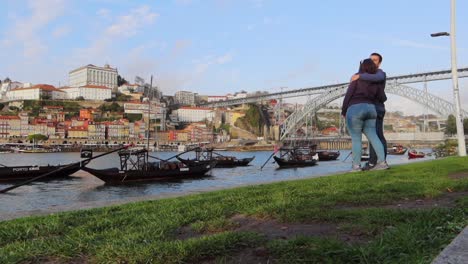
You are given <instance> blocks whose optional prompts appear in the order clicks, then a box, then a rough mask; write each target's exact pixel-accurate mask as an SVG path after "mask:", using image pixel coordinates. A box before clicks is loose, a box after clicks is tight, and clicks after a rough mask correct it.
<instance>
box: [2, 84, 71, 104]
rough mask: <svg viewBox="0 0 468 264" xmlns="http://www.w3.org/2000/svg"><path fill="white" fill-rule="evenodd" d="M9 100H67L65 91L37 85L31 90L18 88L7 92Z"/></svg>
mask: <svg viewBox="0 0 468 264" xmlns="http://www.w3.org/2000/svg"><path fill="white" fill-rule="evenodd" d="M6 97H7V98H8V99H9V100H39V99H52V100H63V99H66V94H65V92H64V91H62V90H59V89H57V88H55V87H54V86H52V85H49V84H37V85H34V86H32V87H29V88H16V89H13V90H10V91H8V92H6Z"/></svg>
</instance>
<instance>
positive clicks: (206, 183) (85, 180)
mask: <svg viewBox="0 0 468 264" xmlns="http://www.w3.org/2000/svg"><path fill="white" fill-rule="evenodd" d="M422 151H424V152H426V153H427V152H429V150H422ZM222 153H223V154H225V155H235V156H237V157H239V158H243V157H251V156H255V159H254V161H253V162H252V163H251V164H252V166H248V167H237V168H233V169H214V170H212V172H211V176H209V177H205V178H202V179H196V180H195V179H193V180H191V179H186V180H181V181H178V182H170V183H145V184H132V185H126V186H108V185H104V183H103V182H102V181H101V180H99V179H97V178H95V177H93V176H92V175H90V174H88V173H86V172H83V171H79V172H77V173H75V174H74V175H73V176H74V177H73V178H72V179H67V180H56V181H49V182H36V183H33V184H31V185H27V186H22V187H20V188H17V189H15V190H13V191H10V192H9V193H7V194H0V219H8V218H13V217H18V216H23V215H30V214H37V213H44V212H54V211H61V210H70V209H79V208H89V207H93V206H102V205H106V204H113V203H121V202H125V201H134V200H142V199H145V198H147V199H149V198H157V197H166V196H172V195H182V194H187V193H196V192H201V191H207V190H213V189H220V188H230V187H235V186H241V185H249V184H259V183H264V182H272V181H281V180H291V179H300V178H313V177H318V176H323V175H328V174H332V173H335V172H341V171H346V170H349V169H350V167H351V157H349V158H348V159H347V161H346V162H343V160H344V159H345V158H346V157H347V156H348V154H349V151H346V150H344V151H341V156H340V158H339V160H337V161H328V162H319V164H318V165H317V166H314V167H306V168H297V169H281V170H278V169H277V165H276V164H273V163H272V160H271V161H270V162H269V163H268V164H267V165H266V166H265V167H264V168H263V170H260V166H261V165H262V164H263V163H264V162H265V161H266V159H267V158H268V157H269V156H270V154H271V152H270V151H260V152H222ZM175 154H177V153H174V152H163V153H161V152H158V153H153V155H156V156H159V157H161V158H167V157H170V156H172V155H175ZM183 157H187V156H186V155H185V154H184V156H183ZM78 159H79V153H47V154H13V153H12V154H0V163H1V164H4V165H10V166H12V165H25V164H28V165H33V164H38V165H45V164H66V163H70V162H74V161H77V160H78ZM427 159H431V157H427V158H424V159H417V160H408V156H407V155H403V156H388V163H389V164H390V165H394V164H402V163H408V162H417V161H421V160H427ZM118 165H119V161H118V155H117V154H110V155H108V156H105V157H102V158H100V159H97V160H94V161H92V163H90V164H89V166H90V167H93V168H108V167H116V166H118ZM8 186H9V185H2V184H0V189H3V188H5V187H8Z"/></svg>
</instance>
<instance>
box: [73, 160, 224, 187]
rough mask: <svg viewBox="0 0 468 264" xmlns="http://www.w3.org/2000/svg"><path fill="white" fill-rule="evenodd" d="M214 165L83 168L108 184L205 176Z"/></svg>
mask: <svg viewBox="0 0 468 264" xmlns="http://www.w3.org/2000/svg"><path fill="white" fill-rule="evenodd" d="M214 165H215V163H211V164H204V165H198V166H194V167H182V168H175V169H167V170H165V169H159V168H153V169H151V170H146V171H143V170H129V171H122V170H119V169H118V168H109V169H103V170H98V169H92V168H88V167H83V168H82V169H83V170H84V171H86V172H88V173H90V174H92V175H94V176H95V177H97V178H99V179H100V180H102V181H104V182H105V183H106V184H125V183H131V182H147V181H171V180H178V179H183V178H197V177H203V176H205V174H206V173H208V172H209V171H210V170H211V169H212V168H213V166H214Z"/></svg>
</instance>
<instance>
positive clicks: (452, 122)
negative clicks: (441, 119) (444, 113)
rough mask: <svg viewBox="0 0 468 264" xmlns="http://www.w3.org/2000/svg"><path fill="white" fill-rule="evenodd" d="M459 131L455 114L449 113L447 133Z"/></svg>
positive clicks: (451, 133)
mask: <svg viewBox="0 0 468 264" xmlns="http://www.w3.org/2000/svg"><path fill="white" fill-rule="evenodd" d="M456 133H457V122H456V119H455V116H454V115H449V116H448V119H447V126H446V128H445V134H447V135H453V134H456Z"/></svg>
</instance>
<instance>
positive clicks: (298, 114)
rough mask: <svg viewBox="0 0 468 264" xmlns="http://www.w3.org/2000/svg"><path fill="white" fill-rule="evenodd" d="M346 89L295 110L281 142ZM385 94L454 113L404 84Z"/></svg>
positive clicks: (467, 114)
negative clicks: (308, 117)
mask: <svg viewBox="0 0 468 264" xmlns="http://www.w3.org/2000/svg"><path fill="white" fill-rule="evenodd" d="M346 89H347V86H346V85H343V86H341V87H337V88H335V89H333V90H330V91H327V92H324V93H322V94H321V95H319V96H317V97H315V98H312V99H309V100H308V101H307V102H306V103H305V104H304V107H303V108H302V109H298V110H296V111H295V112H294V113H292V114H291V115H290V116H288V118H286V119H285V120H284V122H283V124H282V125H281V138H280V139H281V140H283V139H285V138H286V136H287V135H289V134H290V133H291V132H294V131H295V130H296V128H297V126H298V125H301V124H302V123H303V120H304V118H305V117H306V116H307V115H310V114H312V115H313V114H314V113H315V112H317V111H318V110H319V109H321V108H322V107H324V106H325V105H327V104H329V103H330V102H333V101H334V100H336V99H338V98H340V97H343V96H344V95H345V94H346ZM385 92H386V93H391V94H395V95H399V96H402V97H405V98H408V99H410V100H412V101H414V102H417V103H419V104H421V105H423V106H425V107H427V108H428V109H431V110H432V111H434V112H436V113H438V114H440V115H441V116H448V115H450V114H453V113H455V106H454V105H453V104H452V103H451V102H449V101H446V100H444V99H442V98H440V97H437V96H435V95H432V94H430V93H426V92H424V91H422V90H419V89H416V88H413V87H410V86H407V85H404V84H399V83H396V82H393V83H392V82H390V83H387V85H386V87H385ZM462 115H463V116H465V117H468V112H466V111H464V110H462Z"/></svg>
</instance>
